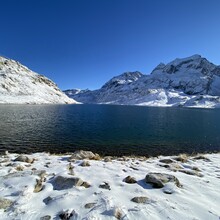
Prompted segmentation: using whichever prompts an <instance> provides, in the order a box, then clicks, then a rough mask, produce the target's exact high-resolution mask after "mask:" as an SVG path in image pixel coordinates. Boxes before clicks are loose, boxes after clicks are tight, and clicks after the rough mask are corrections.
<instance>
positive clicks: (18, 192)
mask: <svg viewBox="0 0 220 220" xmlns="http://www.w3.org/2000/svg"><path fill="white" fill-rule="evenodd" d="M219 185H220V154H219V153H214V154H202V155H194V156H187V155H185V154H182V155H178V156H159V157H151V158H146V157H135V156H133V157H127V156H124V157H111V156H106V157H100V156H99V155H98V154H94V153H92V152H90V151H76V152H74V153H72V154H68V155H53V154H49V153H33V154H29V155H19V154H14V153H13V154H11V153H8V152H6V153H5V154H4V155H0V216H1V217H0V218H1V219H5V220H6V219H7V220H8V219H41V220H49V219H74V220H75V219H84V220H89V219H123V220H125V219H132V220H133V219H194V220H195V219H213V220H214V219H219V217H220V211H219V204H220V188H219Z"/></svg>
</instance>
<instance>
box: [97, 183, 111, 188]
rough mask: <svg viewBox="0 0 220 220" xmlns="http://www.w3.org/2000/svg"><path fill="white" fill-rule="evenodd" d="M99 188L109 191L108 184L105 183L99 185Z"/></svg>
mask: <svg viewBox="0 0 220 220" xmlns="http://www.w3.org/2000/svg"><path fill="white" fill-rule="evenodd" d="M99 188H101V189H108V190H111V187H110V185H109V184H108V183H106V182H104V183H103V184H100V185H99Z"/></svg>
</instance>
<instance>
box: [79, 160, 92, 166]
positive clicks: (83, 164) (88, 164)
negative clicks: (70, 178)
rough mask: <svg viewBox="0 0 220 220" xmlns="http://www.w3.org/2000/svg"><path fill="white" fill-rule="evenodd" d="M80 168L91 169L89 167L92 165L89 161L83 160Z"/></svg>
mask: <svg viewBox="0 0 220 220" xmlns="http://www.w3.org/2000/svg"><path fill="white" fill-rule="evenodd" d="M80 166H81V167H89V166H91V165H90V163H89V161H87V160H83V162H82V163H81V164H80Z"/></svg>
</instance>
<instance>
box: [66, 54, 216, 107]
mask: <svg viewBox="0 0 220 220" xmlns="http://www.w3.org/2000/svg"><path fill="white" fill-rule="evenodd" d="M67 95H68V93H67ZM70 97H71V98H74V99H75V100H77V101H79V102H83V103H104V104H126V105H146V106H187V107H206V108H209V107H210V108H215V107H220V66H217V65H214V64H213V63H211V62H209V61H208V60H207V59H205V58H203V57H201V56H200V55H194V56H191V57H187V58H183V59H175V60H174V61H172V62H170V63H168V64H167V65H165V64H163V63H160V64H159V65H158V66H157V67H156V68H155V69H154V70H153V71H152V72H151V74H149V75H143V74H141V73H140V72H130V73H124V74H122V75H119V76H117V77H114V78H113V79H111V80H110V81H108V82H107V83H106V84H105V85H104V86H103V87H102V88H101V89H98V90H95V91H88V90H87V91H81V92H80V93H75V94H72V95H70Z"/></svg>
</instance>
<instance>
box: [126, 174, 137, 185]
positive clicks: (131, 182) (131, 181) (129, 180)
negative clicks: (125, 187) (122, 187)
mask: <svg viewBox="0 0 220 220" xmlns="http://www.w3.org/2000/svg"><path fill="white" fill-rule="evenodd" d="M124 182H126V183H129V184H134V183H137V180H136V179H135V178H134V177H131V176H127V177H126V178H125V179H124Z"/></svg>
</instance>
